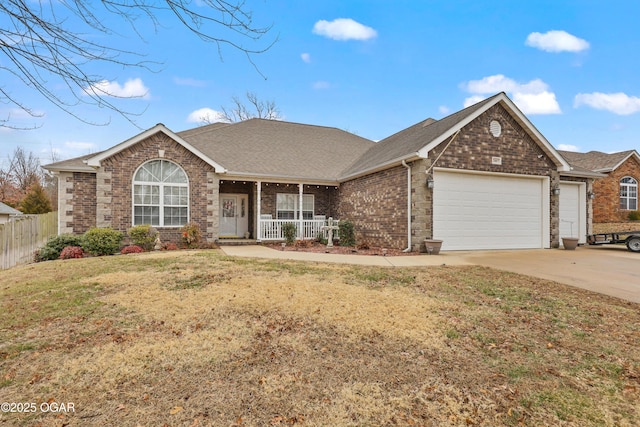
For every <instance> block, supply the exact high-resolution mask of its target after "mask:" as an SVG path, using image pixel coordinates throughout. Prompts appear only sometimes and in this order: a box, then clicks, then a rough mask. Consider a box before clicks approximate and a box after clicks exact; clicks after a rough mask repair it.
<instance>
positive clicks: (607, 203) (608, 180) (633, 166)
mask: <svg viewBox="0 0 640 427" xmlns="http://www.w3.org/2000/svg"><path fill="white" fill-rule="evenodd" d="M560 153H561V154H562V156H563V157H564V158H565V159H567V161H568V162H569V163H570V164H571V165H574V166H578V167H582V168H586V169H590V170H592V171H595V172H600V173H602V174H604V176H605V177H604V178H602V179H599V180H597V181H596V182H595V183H594V184H593V193H594V197H595V199H594V201H593V222H596V223H600V222H618V221H627V220H628V219H629V212H630V211H636V210H638V209H640V208H639V207H638V183H639V182H640V155H638V152H637V151H635V150H629V151H622V152H619V153H601V152H599V151H589V152H588V153H575V152H571V151H560Z"/></svg>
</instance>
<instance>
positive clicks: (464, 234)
mask: <svg viewBox="0 0 640 427" xmlns="http://www.w3.org/2000/svg"><path fill="white" fill-rule="evenodd" d="M433 180H434V189H433V237H434V238H435V239H442V240H443V241H444V242H443V245H442V249H443V250H477V249H532V248H548V247H549V246H550V239H549V218H550V211H549V209H550V208H549V178H548V177H546V176H530V175H514V174H492V173H480V172H475V173H474V172H471V171H461V170H457V171H455V170H443V169H437V168H436V169H435V171H434V178H433Z"/></svg>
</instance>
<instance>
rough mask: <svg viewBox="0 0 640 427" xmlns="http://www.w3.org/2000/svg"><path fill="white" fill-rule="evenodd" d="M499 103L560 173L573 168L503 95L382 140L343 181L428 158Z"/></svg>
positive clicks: (502, 93)
mask: <svg viewBox="0 0 640 427" xmlns="http://www.w3.org/2000/svg"><path fill="white" fill-rule="evenodd" d="M498 103H502V105H503V106H504V107H505V108H506V109H507V110H508V111H509V112H510V113H511V114H512V116H513V117H514V119H515V120H516V121H517V122H518V123H519V124H520V125H521V126H522V127H523V128H524V129H525V131H527V132H528V133H529V135H530V136H531V137H532V138H533V139H534V141H536V142H537V143H538V144H539V145H540V147H541V148H542V149H543V151H545V152H546V153H547V155H549V157H550V158H551V159H553V161H554V163H555V164H556V165H557V166H558V169H559V170H569V169H570V166H569V164H568V163H567V162H566V161H565V160H564V159H563V158H562V156H560V155H559V154H558V152H557V151H556V150H555V148H553V146H552V145H551V144H550V143H549V141H547V139H546V138H545V137H544V136H543V135H542V134H541V133H540V132H539V131H538V130H537V129H536V128H535V126H533V124H532V123H531V122H530V121H529V119H527V118H526V117H525V115H524V114H522V112H521V111H520V110H519V109H518V108H517V107H516V105H515V104H514V103H513V102H512V101H511V100H510V99H509V97H507V95H506V94H505V93H504V92H501V93H499V94H497V95H494V96H492V97H490V98H487V99H485V100H483V101H480V102H478V103H476V104H473V105H471V106H469V107H467V108H465V109H463V110H460V111H458V112H457V113H454V114H451V115H449V116H447V117H445V118H443V119H440V120H434V119H427V120H424V121H422V122H420V123H417V124H415V125H413V126H410V127H408V128H407V129H404V130H402V131H400V132H398V133H395V134H393V135H391V136H389V137H387V138H385V139H383V140H382V141H380V142H378V143H377V144H376V145H375V146H374V147H372V148H371V149H370V150H369V151H368V152H367V153H365V154H364V155H363V156H362V157H361V158H360V159H358V160H357V161H356V162H354V163H353V164H352V165H351V166H350V167H349V168H348V169H347V170H345V172H344V174H343V178H353V177H356V176H359V175H364V174H366V173H370V172H371V171H373V170H375V169H376V168H381V167H383V166H388V165H391V164H395V163H398V164H400V163H401V162H402V160H405V161H406V160H410V159H414V158H418V157H422V158H427V157H428V155H429V152H430V151H431V150H433V149H434V148H435V147H437V146H438V145H439V144H441V143H442V142H444V141H445V140H447V139H448V138H449V137H451V136H452V135H454V134H455V133H456V132H457V131H459V130H460V129H462V128H463V127H464V126H466V125H467V124H469V123H470V122H471V121H473V120H474V119H476V118H477V117H478V116H480V115H481V114H482V113H484V112H485V111H487V110H488V109H489V108H491V107H493V106H494V105H496V104H498Z"/></svg>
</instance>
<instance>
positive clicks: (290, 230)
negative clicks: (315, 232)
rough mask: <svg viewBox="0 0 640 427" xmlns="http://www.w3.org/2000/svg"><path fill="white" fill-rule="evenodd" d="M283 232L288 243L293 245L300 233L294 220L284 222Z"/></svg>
mask: <svg viewBox="0 0 640 427" xmlns="http://www.w3.org/2000/svg"><path fill="white" fill-rule="evenodd" d="M282 234H283V235H284V240H285V241H286V242H287V245H291V244H293V243H294V242H295V241H296V235H297V234H298V228H297V227H296V225H295V224H294V223H292V222H285V223H284V224H282Z"/></svg>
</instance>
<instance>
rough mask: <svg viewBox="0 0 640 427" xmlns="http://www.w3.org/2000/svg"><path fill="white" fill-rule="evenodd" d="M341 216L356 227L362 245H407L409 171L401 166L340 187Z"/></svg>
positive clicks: (338, 212) (403, 246)
mask: <svg viewBox="0 0 640 427" xmlns="http://www.w3.org/2000/svg"><path fill="white" fill-rule="evenodd" d="M337 214H338V217H339V218H340V219H341V220H350V221H352V222H353V224H354V228H355V232H356V241H357V242H358V243H360V244H364V245H369V246H376V247H388V248H405V247H406V246H407V169H406V168H404V167H403V166H397V167H394V168H391V169H387V170H383V171H381V172H377V173H374V174H370V175H366V176H363V177H360V178H356V179H353V180H350V181H347V182H344V183H342V184H341V185H340V191H339V193H338V198H337Z"/></svg>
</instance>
